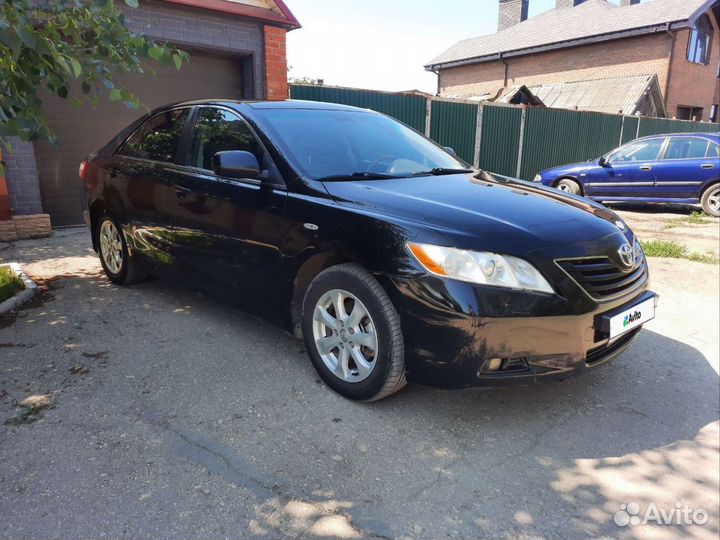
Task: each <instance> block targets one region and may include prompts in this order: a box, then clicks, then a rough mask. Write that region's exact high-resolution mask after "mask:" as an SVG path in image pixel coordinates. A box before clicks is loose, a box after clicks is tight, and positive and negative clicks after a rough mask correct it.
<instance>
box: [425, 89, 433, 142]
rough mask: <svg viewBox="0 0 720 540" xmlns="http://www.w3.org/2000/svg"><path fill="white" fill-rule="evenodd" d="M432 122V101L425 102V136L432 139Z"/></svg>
mask: <svg viewBox="0 0 720 540" xmlns="http://www.w3.org/2000/svg"><path fill="white" fill-rule="evenodd" d="M431 121H432V99H431V98H428V99H427V100H425V136H426V137H427V138H428V139H429V138H430V122H431Z"/></svg>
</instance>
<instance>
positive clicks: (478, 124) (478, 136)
mask: <svg viewBox="0 0 720 540" xmlns="http://www.w3.org/2000/svg"><path fill="white" fill-rule="evenodd" d="M482 115H483V106H482V103H480V104H478V108H477V118H476V120H475V153H474V154H473V167H475V168H476V169H479V168H480V143H481V142H482Z"/></svg>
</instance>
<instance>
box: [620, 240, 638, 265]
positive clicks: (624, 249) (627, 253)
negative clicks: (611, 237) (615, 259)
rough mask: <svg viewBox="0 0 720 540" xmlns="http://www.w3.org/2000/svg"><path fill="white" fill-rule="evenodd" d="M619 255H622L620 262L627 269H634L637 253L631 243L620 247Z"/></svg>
mask: <svg viewBox="0 0 720 540" xmlns="http://www.w3.org/2000/svg"><path fill="white" fill-rule="evenodd" d="M618 255H620V262H622V263H623V266H625V267H626V268H632V267H633V266H634V265H635V253H634V252H633V248H632V246H631V245H630V244H629V243H627V242H625V243H624V244H623V245H622V246H620V249H618Z"/></svg>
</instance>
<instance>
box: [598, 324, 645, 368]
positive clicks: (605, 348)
mask: <svg viewBox="0 0 720 540" xmlns="http://www.w3.org/2000/svg"><path fill="white" fill-rule="evenodd" d="M639 331H640V328H636V329H635V330H631V331H630V332H628V333H627V334H625V335H624V336H620V337H619V338H617V340H615V341H613V342H612V343H610V344H606V345H602V346H600V347H595V348H594V349H590V350H589V351H588V352H587V356H586V357H585V363H586V364H588V365H592V364H597V363H598V362H602V361H603V360H605V359H606V358H607V357H608V356H611V355H612V354H614V353H616V352H617V351H618V350H619V349H622V348H623V347H624V346H625V345H627V343H628V342H629V341H631V340H632V338H634V337H635V335H636V334H637V333H638V332H639Z"/></svg>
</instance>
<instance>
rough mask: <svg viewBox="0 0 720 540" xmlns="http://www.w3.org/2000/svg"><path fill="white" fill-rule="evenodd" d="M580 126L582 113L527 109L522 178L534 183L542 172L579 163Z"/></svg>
mask: <svg viewBox="0 0 720 540" xmlns="http://www.w3.org/2000/svg"><path fill="white" fill-rule="evenodd" d="M558 113H562V114H558ZM579 123H580V113H579V112H575V111H559V110H553V109H528V110H527V112H526V116H525V136H524V142H523V154H522V167H521V169H520V178H524V179H525V180H532V178H533V176H535V174H537V172H538V171H540V170H542V169H546V168H548V167H554V166H555V165H562V164H564V163H571V162H572V161H576V160H575V159H574V158H575V155H576V148H577V145H578V126H579Z"/></svg>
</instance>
